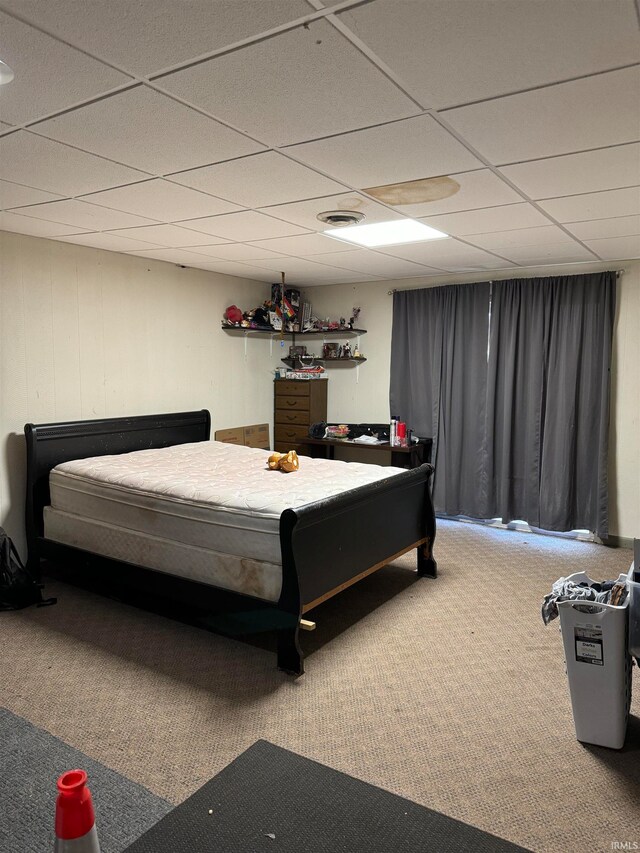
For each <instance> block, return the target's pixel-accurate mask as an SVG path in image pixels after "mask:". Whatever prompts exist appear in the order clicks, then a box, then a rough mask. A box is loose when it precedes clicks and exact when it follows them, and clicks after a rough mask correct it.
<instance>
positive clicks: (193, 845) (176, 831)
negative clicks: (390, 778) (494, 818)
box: [127, 740, 528, 853]
mask: <svg viewBox="0 0 640 853" xmlns="http://www.w3.org/2000/svg"><path fill="white" fill-rule="evenodd" d="M263 852H264V853H528V851H527V850H525V848H524V847H518V846H517V845H515V844H510V843H509V842H508V841H503V840H502V839H501V838H498V837H496V836H495V835H491V834H489V833H487V832H482V830H480V829H476V828H475V827H473V826H469V824H466V823H462V822H461V821H459V820H454V819H453V818H450V817H447V816H446V815H443V814H440V813H439V812H435V811H433V810H432V809H428V808H426V807H425V806H420V805H418V803H413V802H411V801H410V800H407V799H405V798H404V797H399V796H397V795H396V794H391V793H389V792H388V791H384V790H382V788H377V787H375V786H374V785H368V784H367V783H366V782H361V781H360V780H359V779H354V778H353V777H352V776H347V775H346V774H345V773H339V772H338V771H337V770H332V769H331V768H330V767H325V766H324V765H323V764H320V763H319V762H317V761H311V760H310V759H308V758H304V757H303V756H302V755H296V754H295V753H294V752H290V751H289V750H287V749H282V748H281V747H279V746H275V745H274V744H272V743H269V742H268V741H265V740H259V741H257V742H256V743H254V744H253V746H251V747H249V749H247V750H246V751H245V752H243V753H242V755H240V756H238V758H236V759H235V761H233V762H232V763H231V764H230V765H229V766H228V767H225V769H224V770H223V771H222V772H221V773H218V775H217V776H215V777H214V778H213V779H211V780H210V781H209V782H207V783H206V784H205V785H203V786H202V788H200V790H198V791H196V792H195V794H192V795H191V796H190V797H189V798H188V799H187V800H185V802H184V803H182V804H181V805H179V806H178V807H177V808H175V809H173V811H172V812H170V813H169V814H168V815H167V816H166V817H165V818H163V819H162V820H161V821H160V822H159V823H158V824H157V825H156V826H154V827H152V828H151V829H150V830H149V831H148V832H147V833H145V835H143V836H142V838H139V839H138V840H137V841H135V842H134V843H133V844H132V845H131V847H129V848H127V853H263Z"/></svg>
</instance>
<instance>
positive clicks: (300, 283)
mask: <svg viewBox="0 0 640 853" xmlns="http://www.w3.org/2000/svg"><path fill="white" fill-rule="evenodd" d="M261 263H264V262H262V261H261ZM265 266H266V264H265ZM270 266H273V268H274V275H275V279H274V280H276V281H277V280H278V279H279V273H280V272H281V269H280V268H278V267H276V266H275V265H273V264H270ZM283 271H284V272H285V274H286V280H287V285H288V286H289V287H310V286H312V285H316V284H348V283H351V282H358V281H374V280H376V279H379V278H380V277H378V276H375V275H371V274H370V273H359V272H354V271H353V270H347V269H343V268H338V267H332V266H329V265H328V264H317V263H314V262H313V261H307V260H304V259H302V258H300V259H298V258H289V259H288V262H287V264H286V265H283Z"/></svg>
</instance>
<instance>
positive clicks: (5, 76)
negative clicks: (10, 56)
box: [0, 59, 13, 86]
mask: <svg viewBox="0 0 640 853" xmlns="http://www.w3.org/2000/svg"><path fill="white" fill-rule="evenodd" d="M12 80H13V71H12V69H11V68H9V66H8V65H7V63H6V62H3V61H2V60H1V59H0V86H2V85H3V84H4V83H10V82H11V81H12Z"/></svg>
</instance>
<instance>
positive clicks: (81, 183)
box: [0, 130, 146, 196]
mask: <svg viewBox="0 0 640 853" xmlns="http://www.w3.org/2000/svg"><path fill="white" fill-rule="evenodd" d="M144 177H146V175H144V174H143V173H141V172H137V171H136V170H135V169H129V168H127V167H126V166H120V165H118V164H117V163H111V162H110V161H109V160H103V159H102V158H101V157H94V155H93V154H85V152H84V151H77V150H76V149H75V148H69V146H68V145H61V144H60V143H59V142H53V141H51V140H50V139H43V138H42V137H41V136H36V135H35V134H33V133H29V132H27V131H25V130H18V131H16V132H15V133H10V134H9V135H8V136H3V137H0V178H5V179H6V180H9V181H16V183H20V184H25V186H30V187H35V188H37V189H41V190H47V191H50V192H54V193H60V194H61V195H65V196H68V195H80V194H81V193H89V192H92V191H94V190H104V189H107V187H114V186H118V185H119V184H128V183H131V182H132V181H139V180H140V179H141V178H144Z"/></svg>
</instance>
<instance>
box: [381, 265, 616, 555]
mask: <svg viewBox="0 0 640 853" xmlns="http://www.w3.org/2000/svg"><path fill="white" fill-rule="evenodd" d="M614 313H615V273H613V272H605V273H594V274H589V275H579V276H565V277H554V278H535V279H514V280H509V281H502V282H495V283H494V284H493V285H490V284H489V283H487V282H483V283H480V284H473V285H449V286H446V287H438V288H431V289H425V290H416V291H404V292H399V293H396V294H394V313H393V337H392V348H391V389H390V402H391V408H392V411H393V413H394V414H398V415H400V416H401V417H402V419H403V420H406V421H407V423H408V424H409V426H410V427H413V428H414V429H415V430H416V432H417V433H418V434H420V435H423V434H424V435H429V434H431V435H432V436H433V438H434V455H433V461H434V464H435V468H436V474H435V480H434V504H435V507H436V511H438V512H441V513H447V514H451V515H467V516H471V517H475V518H496V517H499V518H502V520H503V521H504V522H505V523H506V522H509V521H511V520H513V519H524V520H525V521H527V522H529V523H530V524H532V525H534V526H537V527H542V528H544V529H547V530H557V531H563V530H571V529H576V528H586V529H588V530H592V531H594V532H595V533H597V535H598V536H600V537H601V538H603V539H605V538H606V537H607V533H608V506H607V505H608V489H607V453H608V420H609V392H610V361H611V343H612V336H613V322H614ZM489 314H490V315H491V324H490V328H489Z"/></svg>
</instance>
